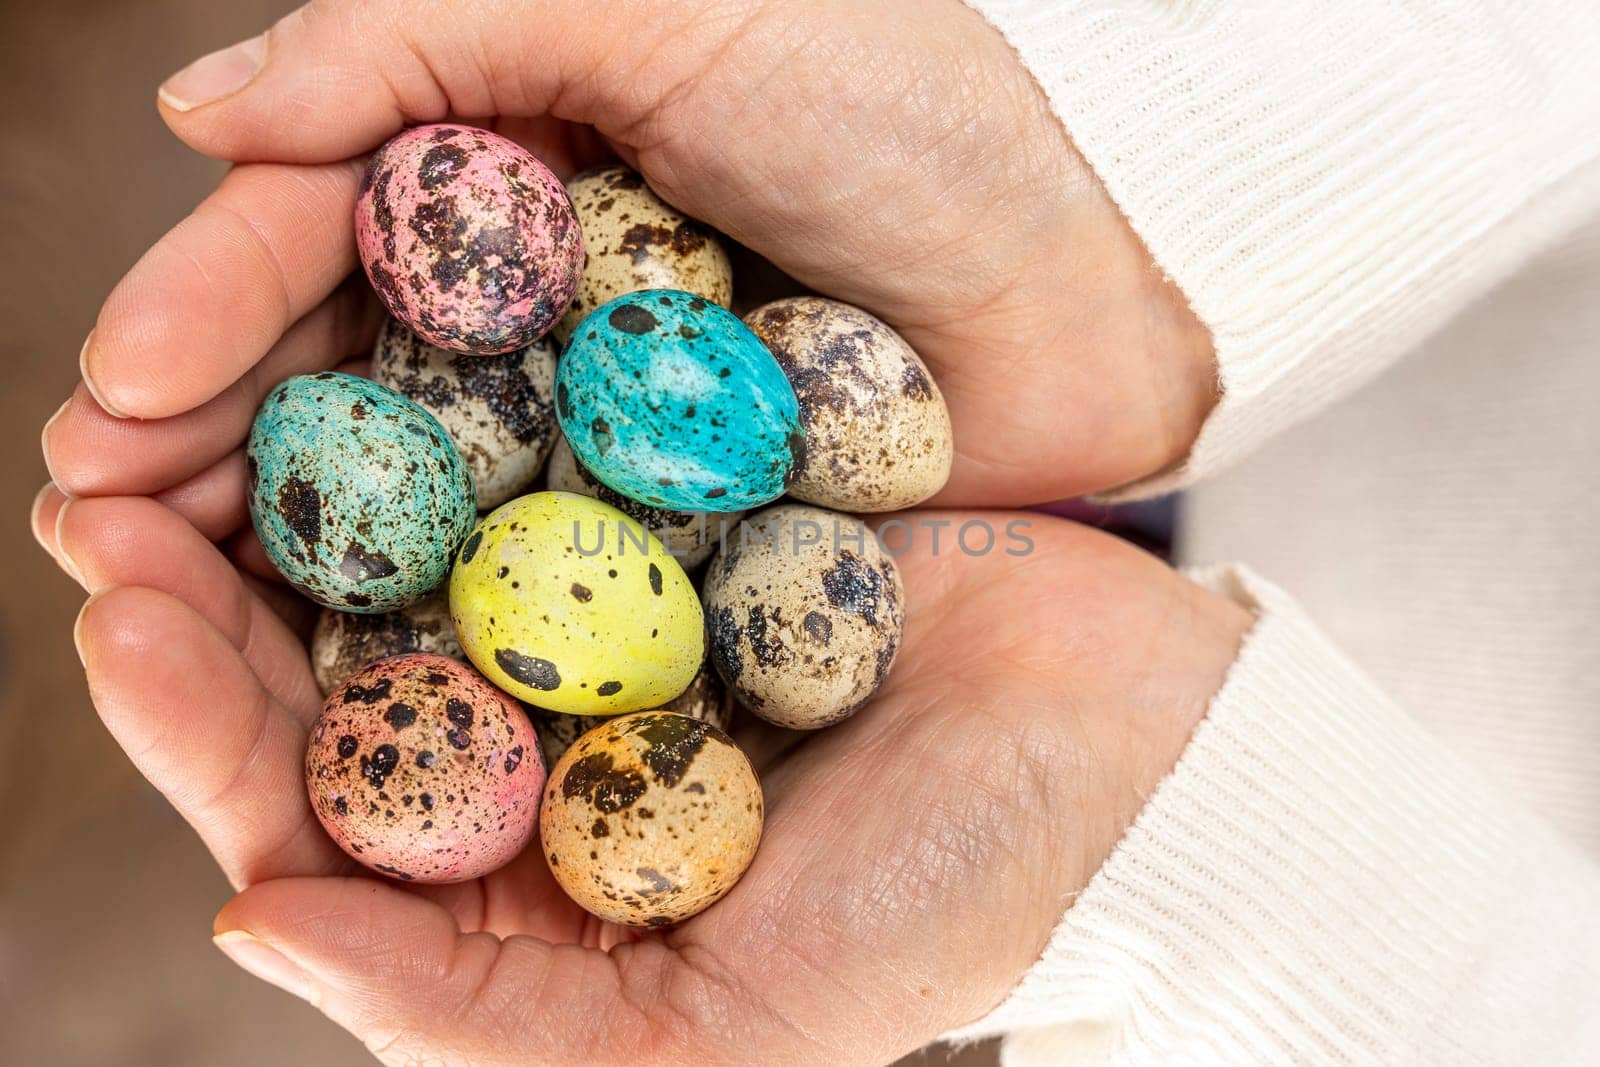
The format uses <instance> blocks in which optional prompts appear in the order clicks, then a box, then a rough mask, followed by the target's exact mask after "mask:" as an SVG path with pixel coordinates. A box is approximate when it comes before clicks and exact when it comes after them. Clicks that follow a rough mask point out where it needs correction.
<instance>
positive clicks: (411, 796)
mask: <svg viewBox="0 0 1600 1067" xmlns="http://www.w3.org/2000/svg"><path fill="white" fill-rule="evenodd" d="M305 770H306V790H307V792H308V793H309V795H310V798H311V807H312V809H313V810H314V811H315V812H316V813H317V819H318V820H319V821H320V822H321V823H322V827H323V829H324V830H326V831H327V832H328V836H330V837H332V838H333V840H334V842H335V843H336V844H337V845H338V846H339V847H340V848H342V849H343V850H344V851H345V852H347V853H349V854H350V855H351V856H353V857H355V859H356V860H358V861H359V862H361V863H362V864H364V865H366V866H368V867H370V868H372V869H373V870H375V871H382V872H383V873H384V874H387V875H389V876H390V877H392V878H399V879H401V880H403V881H408V882H413V881H414V882H421V883H442V882H460V881H465V880H467V879H469V878H478V877H481V876H483V875H485V874H488V873H489V872H491V871H494V870H496V869H498V868H500V867H503V866H505V865H506V864H507V863H509V862H510V861H511V860H512V859H514V858H515V857H516V856H517V854H518V853H519V852H521V851H522V850H523V848H524V847H526V845H527V844H528V841H529V840H530V839H531V838H532V837H533V832H534V828H535V827H536V826H537V823H538V816H539V798H540V792H541V789H542V787H543V786H544V782H545V774H544V761H543V759H542V758H541V757H540V755H539V741H538V738H537V736H536V735H535V734H534V732H533V725H532V724H531V723H530V722H529V721H528V717H527V715H526V713H524V712H523V710H522V708H521V706H520V705H518V704H517V702H516V701H514V700H512V699H511V698H510V697H508V696H506V695H505V694H504V693H502V692H500V691H499V690H498V689H496V688H494V686H492V685H490V684H489V683H488V682H487V681H485V680H484V679H483V677H482V676H480V675H479V674H478V673H477V672H476V671H474V670H473V669H472V668H471V667H469V666H467V665H466V664H463V663H458V662H457V661H455V660H453V659H448V658H446V657H444V656H433V655H426V654H415V655H408V656H395V657H392V658H390V659H384V660H379V661H378V662H377V663H374V664H372V665H371V666H369V667H367V668H366V669H365V670H362V671H360V672H358V673H357V674H355V675H354V676H353V677H351V678H350V679H349V680H347V681H346V682H345V683H344V685H343V686H341V687H340V688H339V689H338V690H336V691H335V692H334V693H333V695H332V696H330V697H329V698H328V701H327V703H326V704H324V705H323V708H322V714H321V716H319V717H318V719H317V721H316V723H315V724H314V725H313V726H312V728H311V741H310V744H309V746H308V747H307V749H306V767H305Z"/></svg>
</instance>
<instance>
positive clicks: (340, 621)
mask: <svg viewBox="0 0 1600 1067" xmlns="http://www.w3.org/2000/svg"><path fill="white" fill-rule="evenodd" d="M407 652H434V653H437V654H439V655H441V656H449V657H450V658H451V659H459V660H463V661H465V660H466V654H465V653H463V652H462V651H461V643H460V642H459V641H457V640H456V628H455V624H454V623H452V622H451V621H450V602H449V601H448V600H447V599H446V598H445V595H444V592H443V590H441V591H439V592H437V593H430V594H428V595H427V596H425V597H423V598H422V599H421V600H419V601H417V602H416V603H415V604H408V605H406V606H405V607H403V608H400V609H398V610H396V611H386V612H384V613H383V614H382V615H356V614H353V613H351V612H348V611H334V610H333V609H332V608H323V609H322V614H321V615H319V616H318V617H317V627H316V629H315V630H314V631H313V632H312V634H311V673H312V674H313V675H314V676H315V677H316V679H317V687H318V688H319V689H321V690H322V695H323V696H327V695H328V694H329V693H331V692H333V691H334V689H336V688H338V686H339V684H340V683H341V682H343V681H344V680H345V679H346V678H348V677H350V676H351V675H352V674H354V673H356V671H359V670H360V669H361V668H363V667H365V666H366V665H367V664H369V663H372V662H373V661H375V660H380V659H383V658H385V657H387V656H399V655H404V654H405V653H407Z"/></svg>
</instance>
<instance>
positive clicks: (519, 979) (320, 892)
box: [214, 878, 693, 1067]
mask: <svg viewBox="0 0 1600 1067" xmlns="http://www.w3.org/2000/svg"><path fill="white" fill-rule="evenodd" d="M214 929H215V937H214V941H215V943H216V945H217V947H218V948H219V949H221V950H222V951H223V952H224V953H225V954H226V955H227V956H228V957H229V958H230V959H232V960H233V961H234V962H235V963H237V964H238V965H239V966H241V967H243V968H244V969H245V970H246V971H249V972H250V973H251V974H253V975H255V976H256V977H258V978H261V979H263V980H264V981H267V982H270V983H271V984H273V985H276V986H278V987H279V988H281V989H283V990H285V991H286V992H289V993H292V994H294V995H295V996H298V997H300V998H302V999H303V1000H306V1001H308V1002H309V1003H311V1004H313V1005H314V1006H316V1007H317V1008H319V1009H320V1010H321V1011H322V1012H323V1013H324V1014H325V1015H327V1016H328V1017H329V1018H330V1019H332V1020H333V1021H334V1022H336V1023H338V1024H339V1025H341V1026H343V1027H344V1028H345V1029H347V1030H349V1031H350V1032H351V1033H352V1034H354V1035H355V1036H356V1037H357V1038H359V1039H360V1040H361V1041H362V1042H363V1043H364V1044H365V1045H366V1046H367V1048H368V1049H370V1050H371V1051H372V1053H373V1054H374V1055H375V1056H377V1057H378V1058H379V1059H380V1060H382V1061H383V1062H385V1063H397V1064H398V1063H418V1062H427V1063H435V1062H444V1063H470V1064H474V1065H478V1064H482V1065H485V1067H490V1065H494V1064H500V1063H506V1064H510V1063H526V1062H528V1059H529V1057H530V1055H532V1056H533V1057H534V1058H537V1059H538V1060H539V1061H540V1062H555V1063H561V1062H568V1061H583V1062H590V1063H594V1062H610V1061H613V1060H617V1059H622V1058H628V1057H633V1056H637V1055H638V1054H640V1053H641V1052H646V1051H649V1052H651V1054H652V1055H658V1054H659V1052H660V1050H661V1048H662V1046H663V1044H666V1045H669V1046H676V1045H678V1044H679V1042H680V1041H685V1042H686V1041H689V1040H693V1038H692V1037H690V1036H689V1035H687V1034H685V1033H683V1032H682V1031H681V1029H679V1028H678V1027H676V1025H675V1024H674V1022H673V1020H671V1019H670V1018H667V1019H662V1018H656V1017H652V1016H651V1015H650V1014H649V1013H648V1012H647V1011H645V1010H644V1009H642V1008H638V1007H634V1006H633V1005H635V1004H649V1003H652V1000H653V997H652V990H654V989H659V988H663V986H662V984H663V983H666V982H667V981H668V980H669V975H670V973H671V972H672V971H673V970H674V969H675V968H676V967H678V966H679V965H678V963H677V962H676V957H675V954H674V953H673V952H672V951H671V950H670V949H668V948H666V947H665V946H664V945H663V944H661V943H660V942H641V943H637V944H630V945H627V946H625V948H623V949H619V950H615V951H614V952H613V953H610V954H608V953H604V952H601V951H599V950H598V949H589V948H583V947H581V946H578V945H560V946H557V945H552V944H550V943H549V942H546V941H541V940H539V939H537V938H533V937H526V936H516V937H508V938H505V939H501V938H497V937H495V936H493V935H491V934H486V933H471V934H467V933H462V932H461V930H460V929H459V928H458V927H457V925H456V922H455V920H454V918H452V916H451V914H450V912H448V911H446V910H445V909H444V908H443V907H440V906H439V905H438V904H435V903H433V902H431V901H429V900H426V899H424V898H423V897H421V896H418V895H416V894H413V893H411V892H408V891H406V890H404V889H400V888H398V887H396V886H391V885H388V884H386V883H384V882H380V881H378V880H376V879H369V878H284V879H279V880H275V881H271V882H263V883H261V884H259V885H257V886H254V887H252V888H250V889H248V890H246V891H245V892H243V893H241V894H239V895H238V896H236V897H234V898H233V900H231V901H230V902H229V903H228V904H227V905H226V906H225V907H224V908H223V909H222V911H221V912H220V913H219V914H218V915H217V918H216V921H215V923H214ZM654 999H659V998H654Z"/></svg>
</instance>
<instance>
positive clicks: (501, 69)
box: [160, 0, 748, 162]
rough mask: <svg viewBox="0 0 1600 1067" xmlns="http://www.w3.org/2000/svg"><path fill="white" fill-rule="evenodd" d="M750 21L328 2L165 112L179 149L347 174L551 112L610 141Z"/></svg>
mask: <svg viewBox="0 0 1600 1067" xmlns="http://www.w3.org/2000/svg"><path fill="white" fill-rule="evenodd" d="M747 17H748V13H747V12H745V11H743V10H741V9H740V8H737V7H732V6H728V5H718V4H714V3H710V2H707V0H689V2H682V3H676V4H655V5H650V6H649V7H641V6H640V5H596V4H576V3H554V4H545V5H542V6H541V7H540V9H539V10H538V12H537V14H536V15H535V14H533V13H532V12H530V11H529V9H528V7H527V6H526V5H525V4H522V3H518V2H516V0H489V2H485V3H479V4H474V5H473V6H472V7H471V8H470V9H468V10H467V11H465V12H464V11H463V10H462V9H461V8H459V7H456V6H453V5H451V4H449V3H445V2H432V3H389V2H377V3H366V4H362V5H360V6H359V8H358V7H356V6H355V5H354V4H352V3H350V2H349V0H318V2H314V3H310V4H308V5H306V6H305V7H303V8H301V9H299V10H298V11H295V12H293V13H291V14H290V15H288V16H286V17H285V18H283V19H282V20H280V21H279V22H278V23H277V24H276V25H274V26H273V27H272V28H271V30H270V31H268V33H267V34H266V35H265V40H264V41H263V40H262V39H259V38H258V39H256V40H254V41H249V42H245V43H243V44H242V45H239V46H235V49H234V50H225V52H224V53H218V54H213V55H211V56H207V57H205V58H204V59H203V60H200V61H199V62H197V63H195V64H193V65H192V66H190V67H188V68H186V69H185V70H183V71H180V72H179V73H178V74H176V75H174V76H173V77H172V78H171V79H169V80H168V81H167V83H166V84H165V85H163V86H162V88H161V93H160V103H161V109H162V115H163V117H164V118H165V119H166V120H167V123H168V125H170V126H171V127H172V129H173V130H174V132H176V133H177V134H178V136H179V137H181V138H183V139H184V141H186V142H187V143H188V144H190V145H191V146H193V147H194V148H196V149H198V150H199V151H201V152H205V153H206V154H208V155H213V156H217V157H219V158H222V159H232V160H255V159H272V160H282V161H288V162H325V161H329V160H336V159H342V158H345V157H347V156H352V155H356V154H359V153H361V152H365V151H367V150H368V149H371V148H372V147H374V146H376V145H377V144H379V143H380V142H382V141H383V140H384V139H385V138H387V137H389V136H390V135H391V134H393V133H394V132H395V131H396V130H398V129H399V128H400V127H401V126H402V125H404V124H406V123H411V122H436V121H438V120H440V119H443V118H445V117H447V116H448V115H451V114H455V115H527V116H536V115H544V114H546V113H551V114H554V115H556V116H558V117H559V118H561V119H566V120H572V121H577V122H581V123H588V124H592V125H595V126H598V127H599V128H600V130H601V131H602V132H603V133H616V132H618V131H620V130H623V129H626V128H627V127H629V126H632V125H633V124H635V123H638V122H640V121H641V120H642V119H643V118H644V117H645V116H646V114H647V111H648V109H649V108H650V107H651V106H652V104H653V103H654V102H656V101H659V100H662V99H664V98H665V97H667V96H668V95H669V93H670V92H671V90H672V88H673V87H674V86H675V85H678V84H681V83H682V82H683V81H684V80H685V78H686V76H687V72H689V71H692V70H693V69H695V67H696V66H698V65H701V64H704V63H706V62H708V61H709V58H710V56H711V55H712V54H713V53H714V52H715V51H716V49H717V48H718V46H719V45H720V44H721V43H722V42H723V41H724V40H726V39H727V38H728V37H729V36H730V35H732V34H733V33H734V32H735V31H736V29H737V27H738V26H739V25H740V24H741V23H742V22H743V21H744V19H745V18H747ZM669 42H670V44H671V47H665V45H667V44H668V43H669ZM530 57H540V58H539V59H538V60H537V61H533V62H530ZM256 63H260V64H261V65H260V67H259V69H255V65H256Z"/></svg>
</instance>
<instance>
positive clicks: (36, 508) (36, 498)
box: [28, 482, 56, 559]
mask: <svg viewBox="0 0 1600 1067" xmlns="http://www.w3.org/2000/svg"><path fill="white" fill-rule="evenodd" d="M55 487H56V483H55V482H45V483H44V487H43V488H42V489H40V490H39V491H38V492H37V493H35V494H33V507H32V508H30V509H29V511H28V529H30V530H32V531H33V539H34V540H35V541H37V542H39V547H40V548H42V549H44V550H45V551H46V552H48V553H49V554H50V557H51V558H52V559H54V558H55V554H56V546H55V545H52V544H50V543H49V542H48V541H46V540H45V539H44V535H43V534H41V533H40V532H39V512H40V511H42V510H44V501H45V498H46V497H48V496H49V495H50V494H51V493H52V492H53V491H54V490H55Z"/></svg>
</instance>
